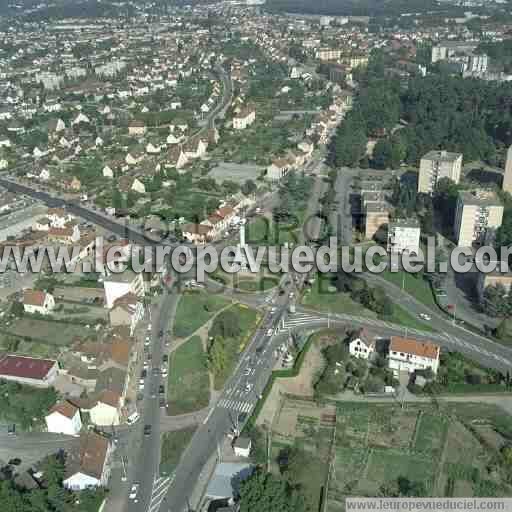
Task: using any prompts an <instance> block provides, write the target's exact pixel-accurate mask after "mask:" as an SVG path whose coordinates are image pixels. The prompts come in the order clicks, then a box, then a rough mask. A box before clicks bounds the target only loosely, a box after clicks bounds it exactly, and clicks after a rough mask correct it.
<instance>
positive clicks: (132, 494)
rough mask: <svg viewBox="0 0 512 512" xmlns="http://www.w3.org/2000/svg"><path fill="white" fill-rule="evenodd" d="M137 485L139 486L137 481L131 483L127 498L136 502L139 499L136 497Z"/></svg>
mask: <svg viewBox="0 0 512 512" xmlns="http://www.w3.org/2000/svg"><path fill="white" fill-rule="evenodd" d="M139 487H140V484H139V483H138V482H135V483H134V484H133V485H132V488H131V489H130V494H129V498H130V499H131V500H133V501H134V502H135V503H137V502H138V501H139V500H138V499H137V495H138V493H139Z"/></svg>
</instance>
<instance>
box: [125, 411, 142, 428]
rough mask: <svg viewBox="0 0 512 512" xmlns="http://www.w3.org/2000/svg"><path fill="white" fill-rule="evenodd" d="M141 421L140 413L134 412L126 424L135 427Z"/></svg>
mask: <svg viewBox="0 0 512 512" xmlns="http://www.w3.org/2000/svg"><path fill="white" fill-rule="evenodd" d="M139 419H140V414H139V413H138V412H134V413H133V414H130V416H128V418H126V423H127V424H128V425H133V424H134V423H137V421H139Z"/></svg>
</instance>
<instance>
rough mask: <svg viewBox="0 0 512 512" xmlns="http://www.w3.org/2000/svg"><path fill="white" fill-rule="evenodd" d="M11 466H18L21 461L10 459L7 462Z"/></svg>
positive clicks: (17, 458)
mask: <svg viewBox="0 0 512 512" xmlns="http://www.w3.org/2000/svg"><path fill="white" fill-rule="evenodd" d="M8 464H9V465H11V466H19V465H20V464H21V459H20V458H19V457H16V458H14V459H10V460H9V462H8Z"/></svg>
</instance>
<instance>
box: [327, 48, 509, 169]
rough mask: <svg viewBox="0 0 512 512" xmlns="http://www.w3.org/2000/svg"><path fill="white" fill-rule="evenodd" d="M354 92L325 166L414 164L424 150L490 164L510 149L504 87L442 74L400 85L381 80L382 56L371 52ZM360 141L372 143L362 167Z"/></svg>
mask: <svg viewBox="0 0 512 512" xmlns="http://www.w3.org/2000/svg"><path fill="white" fill-rule="evenodd" d="M358 82H359V84H360V88H359V92H358V94H357V96H356V98H355V99H354V107H353V109H352V111H350V112H349V113H348V115H347V116H346V118H345V121H343V122H342V123H341V124H340V126H339V128H338V130H337V133H336V136H335V137H334V138H333V142H332V145H331V148H330V161H331V163H332V164H334V165H335V166H337V167H340V166H348V167H355V166H358V165H361V166H365V165H372V166H373V167H375V168H381V169H385V168H388V167H390V168H393V167H397V166H398V165H400V163H401V162H402V161H404V162H406V163H408V164H411V165H417V164H418V163H419V160H420V159H421V157H422V155H424V154H425V153H427V152H428V151H430V150H432V149H445V150H448V151H455V152H461V153H463V154H464V160H465V161H472V160H483V161H485V162H488V163H490V164H491V165H496V164H498V163H499V161H498V157H497V154H499V153H500V151H499V150H501V149H502V147H503V145H508V144H510V143H512V133H511V132H510V126H511V124H512V84H510V83H497V82H485V81H483V80H477V79H463V78H461V77H457V76H450V75H448V74H444V73H440V74H432V75H429V76H427V77H421V76H415V77H412V78H411V79H410V80H409V82H408V84H407V87H406V88H405V89H404V88H403V87H401V86H400V82H399V81H398V80H397V79H394V78H390V77H387V76H386V66H385V65H384V57H383V55H382V54H381V53H379V52H374V53H373V54H372V56H371V58H370V62H369V66H368V69H367V70H366V71H364V72H362V73H361V75H360V76H358ZM368 139H376V140H377V144H376V145H375V147H374V150H373V159H372V161H366V162H365V159H366V148H367V142H368Z"/></svg>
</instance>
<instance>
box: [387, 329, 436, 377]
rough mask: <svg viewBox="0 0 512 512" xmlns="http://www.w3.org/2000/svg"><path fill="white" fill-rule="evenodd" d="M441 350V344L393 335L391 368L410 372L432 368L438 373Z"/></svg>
mask: <svg viewBox="0 0 512 512" xmlns="http://www.w3.org/2000/svg"><path fill="white" fill-rule="evenodd" d="M440 352H441V349H440V347H439V345H435V344H434V343H430V342H427V341H417V340H414V339H411V338H402V337H401V336H392V337H391V342H390V344H389V356H388V362H389V368H390V369H392V370H399V371H408V372H409V373H413V372H414V371H416V370H426V369H427V368H430V369H431V370H432V371H433V372H434V374H437V370H438V369H439V355H440Z"/></svg>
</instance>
